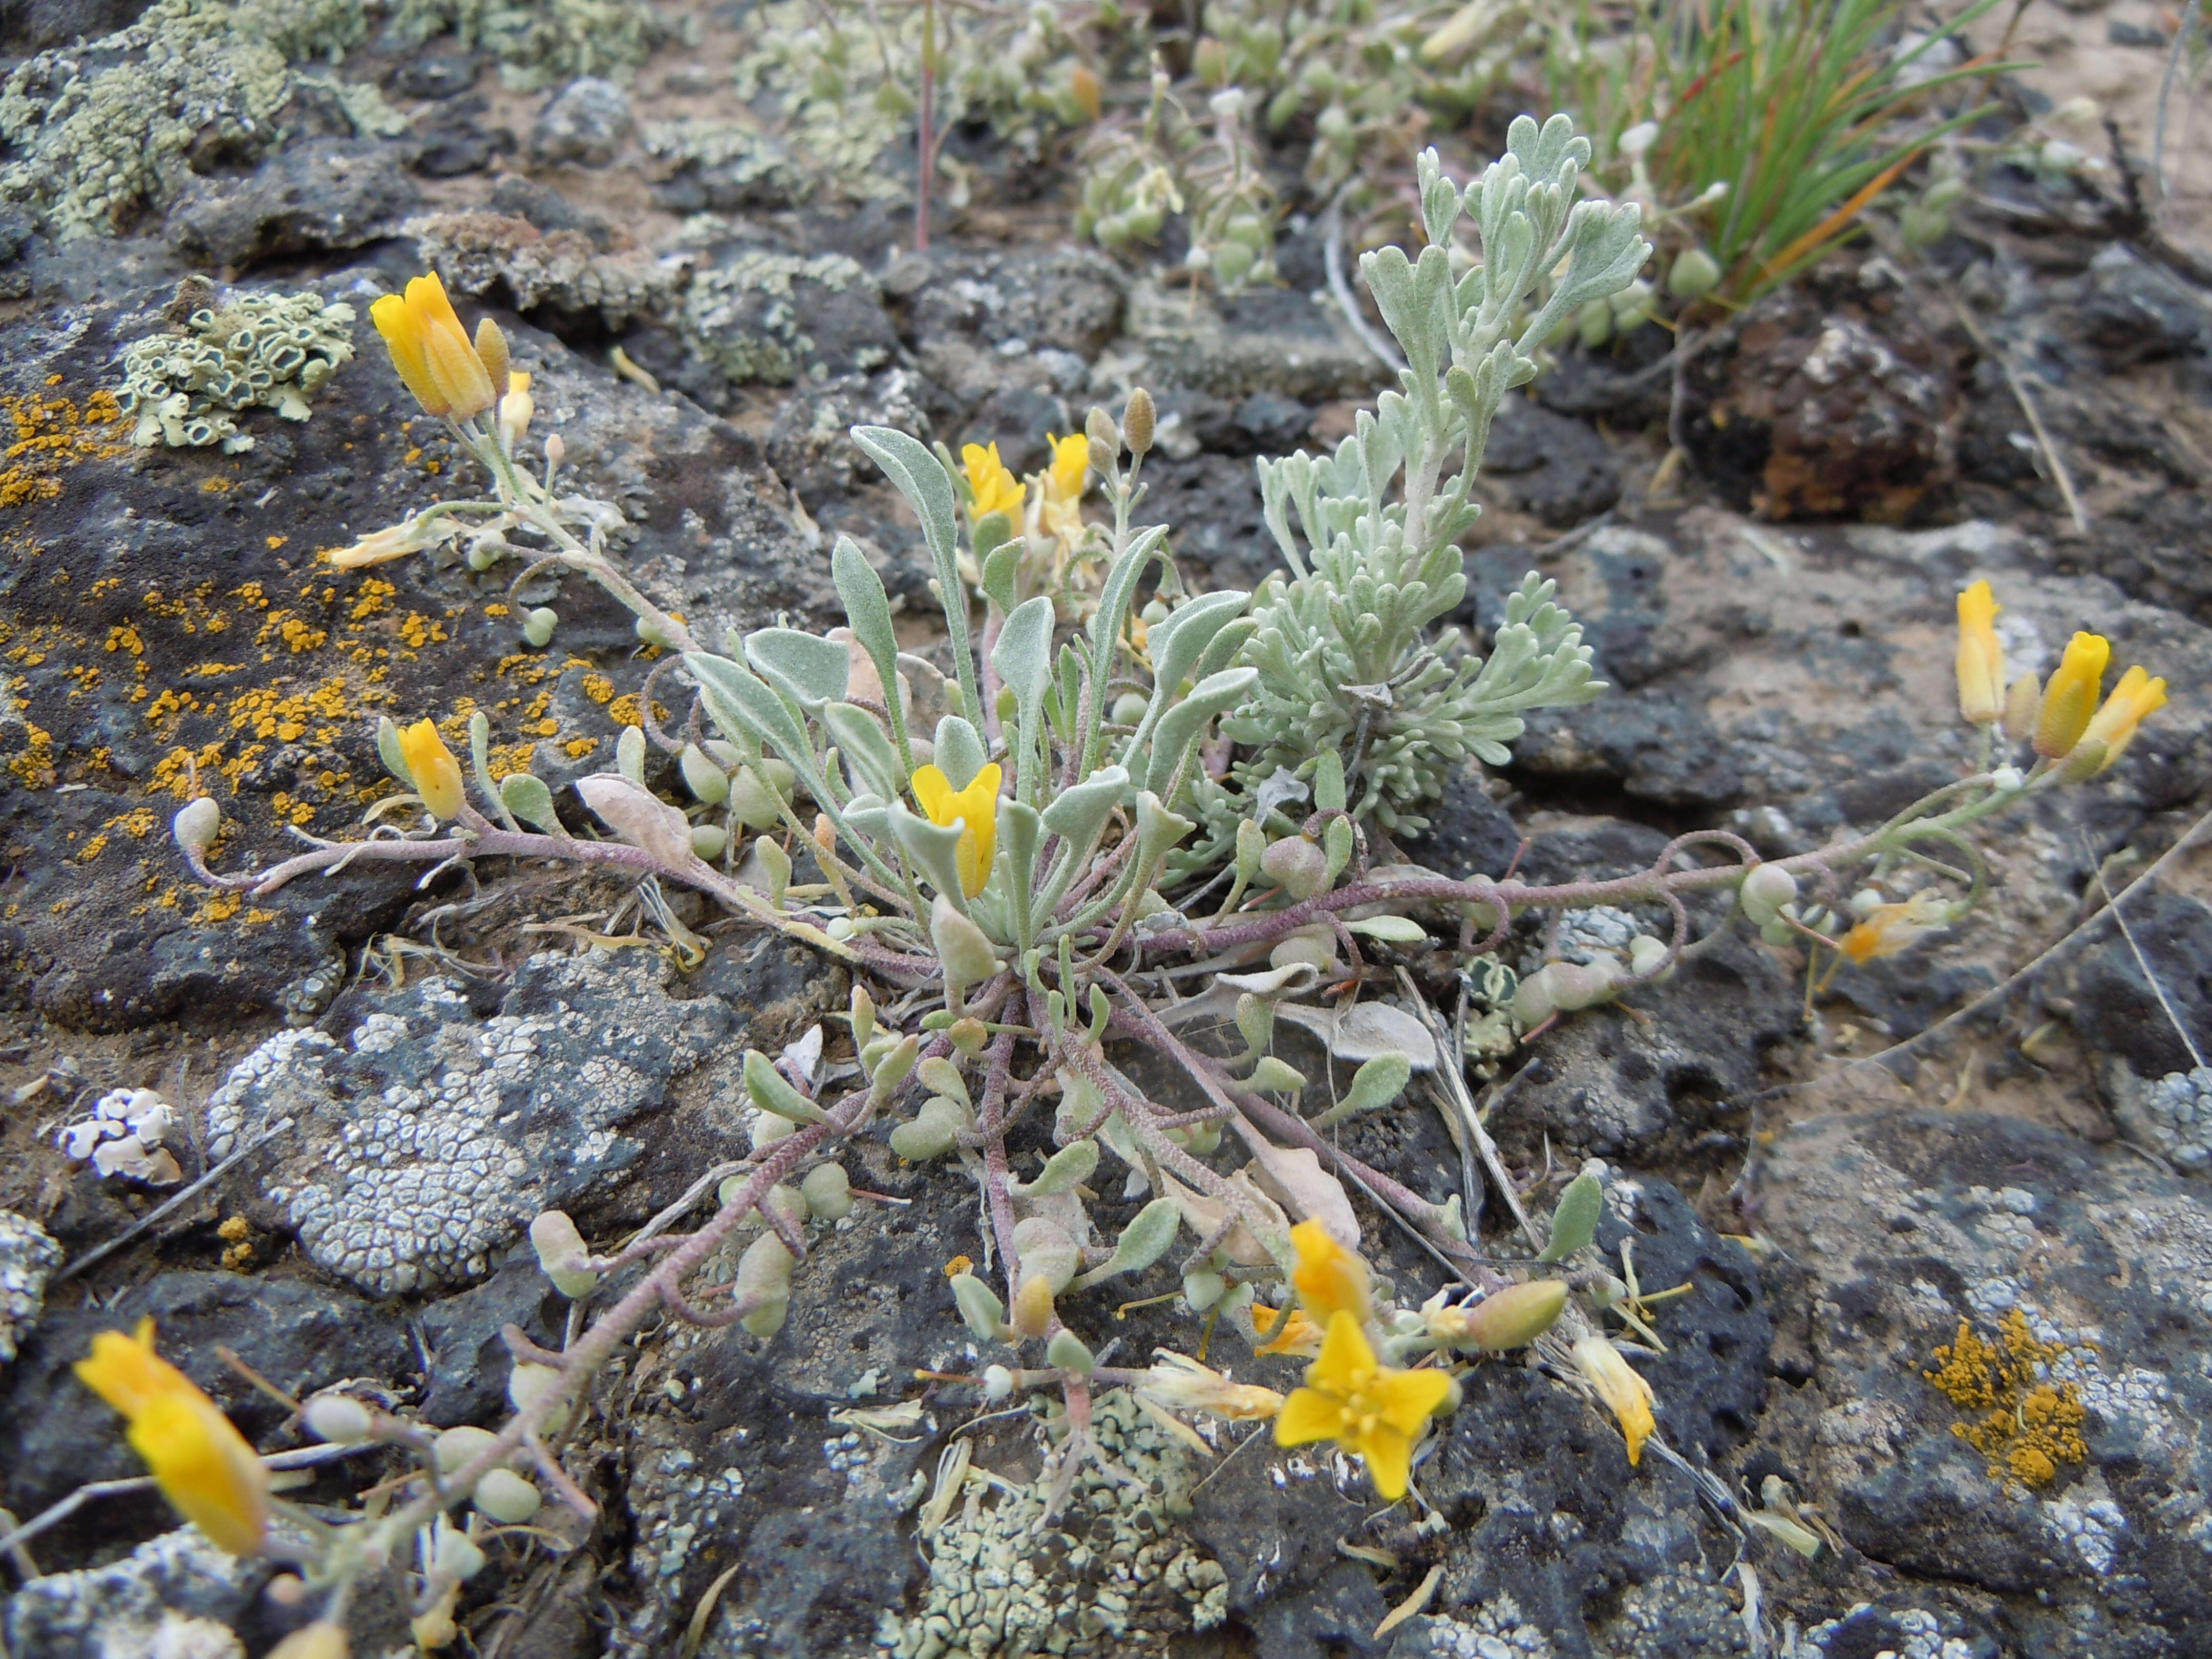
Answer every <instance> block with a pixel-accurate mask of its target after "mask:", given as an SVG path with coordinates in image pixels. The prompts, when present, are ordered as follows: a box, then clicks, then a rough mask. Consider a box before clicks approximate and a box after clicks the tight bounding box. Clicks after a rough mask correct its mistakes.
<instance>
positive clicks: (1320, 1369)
mask: <svg viewBox="0 0 2212 1659" xmlns="http://www.w3.org/2000/svg"><path fill="white" fill-rule="evenodd" d="M1375 1370H1376V1367H1375V1350H1374V1349H1373V1348H1371V1347H1370V1346H1368V1342H1367V1333H1366V1332H1364V1331H1363V1330H1361V1329H1360V1328H1359V1322H1358V1320H1356V1319H1354V1318H1353V1317H1352V1316H1351V1315H1350V1314H1348V1313H1345V1312H1342V1311H1341V1310H1340V1311H1339V1312H1337V1313H1336V1314H1334V1316H1331V1317H1330V1319H1329V1322H1328V1333H1327V1334H1325V1335H1323V1336H1322V1340H1321V1358H1318V1359H1316V1360H1315V1361H1314V1363H1313V1364H1310V1365H1309V1366H1307V1367H1306V1382H1307V1383H1309V1384H1310V1386H1312V1387H1314V1388H1316V1389H1327V1390H1328V1392H1329V1393H1330V1394H1333V1395H1337V1396H1338V1397H1339V1398H1343V1397H1345V1396H1347V1395H1352V1394H1354V1393H1356V1392H1358V1390H1360V1389H1364V1388H1365V1387H1366V1386H1367V1385H1368V1384H1369V1383H1370V1382H1371V1381H1373V1379H1374V1376H1375Z"/></svg>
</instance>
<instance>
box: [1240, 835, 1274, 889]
mask: <svg viewBox="0 0 2212 1659" xmlns="http://www.w3.org/2000/svg"><path fill="white" fill-rule="evenodd" d="M1266 856H1267V831H1266V830H1264V829H1261V827H1260V826H1259V825H1258V824H1256V823H1253V822H1252V820H1251V819H1249V818H1240V819H1239V820H1237V883H1238V884H1239V885H1245V886H1249V884H1251V882H1252V881H1253V879H1254V878H1256V877H1257V876H1258V875H1259V873H1260V861H1261V859H1263V858H1265V857H1266Z"/></svg>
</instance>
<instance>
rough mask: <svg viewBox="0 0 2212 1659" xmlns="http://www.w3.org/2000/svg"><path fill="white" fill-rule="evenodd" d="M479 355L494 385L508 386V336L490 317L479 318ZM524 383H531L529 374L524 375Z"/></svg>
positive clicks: (485, 371)
mask: <svg viewBox="0 0 2212 1659" xmlns="http://www.w3.org/2000/svg"><path fill="white" fill-rule="evenodd" d="M477 358H478V359H479V360H480V361H481V362H483V366H484V373H485V374H487V375H489V377H490V378H491V383H492V384H493V385H494V386H506V385H507V383H508V382H507V336H506V335H504V334H502V333H501V332H500V327H499V325H498V324H497V323H495V322H494V321H492V319H490V318H489V317H479V318H477ZM522 383H523V384H524V385H525V386H527V385H529V384H530V377H529V376H528V375H527V374H526V375H524V376H523V377H522Z"/></svg>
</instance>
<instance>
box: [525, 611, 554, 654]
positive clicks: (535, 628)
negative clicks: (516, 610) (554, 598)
mask: <svg viewBox="0 0 2212 1659" xmlns="http://www.w3.org/2000/svg"><path fill="white" fill-rule="evenodd" d="M560 625H561V613H560V612H559V611H556V610H555V609H554V608H553V607H552V606H551V605H539V606H538V608H537V609H536V610H535V611H532V612H531V613H530V614H529V615H528V616H526V617H524V618H523V619H522V637H523V639H524V640H525V641H526V642H527V643H528V644H530V645H532V646H533V647H536V648H537V649H538V650H540V651H543V650H544V648H545V647H547V646H549V645H550V644H552V643H553V630H554V629H556V628H557V627H559V626H560Z"/></svg>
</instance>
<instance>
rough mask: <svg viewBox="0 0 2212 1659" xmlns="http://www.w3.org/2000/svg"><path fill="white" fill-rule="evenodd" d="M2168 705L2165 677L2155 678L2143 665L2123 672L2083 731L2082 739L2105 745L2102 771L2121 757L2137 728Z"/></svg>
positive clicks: (2133, 738) (2100, 769)
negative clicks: (2118, 681) (2103, 703)
mask: <svg viewBox="0 0 2212 1659" xmlns="http://www.w3.org/2000/svg"><path fill="white" fill-rule="evenodd" d="M2165 707H2166V681H2165V680H2164V679H2162V678H2161V679H2153V678H2150V676H2149V675H2148V674H2146V673H2145V672H2144V671H2142V669H2141V668H2130V669H2129V670H2128V671H2127V672H2126V673H2124V674H2123V675H2121V676H2120V683H2119V684H2118V685H2116V686H2114V687H2113V688H2112V696H2109V697H2107V698H2106V699H2105V706H2104V707H2103V708H2100V709H2099V710H2098V711H2097V712H2096V714H2094V715H2093V716H2092V717H2091V719H2090V721H2089V724H2088V726H2087V729H2086V730H2084V731H2083V732H2082V733H2081V741H2082V742H2083V743H2085V744H2087V743H2101V744H2104V745H2105V758H2104V760H2103V762H2102V763H2101V764H2100V765H2099V766H2098V768H2097V770H2098V771H2100V772H2102V771H2104V770H2105V769H2106V768H2108V767H2110V766H2111V765H2112V763H2113V762H2114V761H2116V760H2118V759H2119V757H2120V756H2121V755H2122V754H2123V753H2124V752H2125V750H2126V749H2127V746H2128V745H2129V744H2130V743H2132V742H2134V741H2135V736H2136V727H2137V726H2141V725H2142V723H2143V720H2145V719H2146V718H2147V717H2148V716H2149V715H2151V714H2156V713H2157V712H2158V711H2159V710H2160V709H2161V708H2165Z"/></svg>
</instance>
